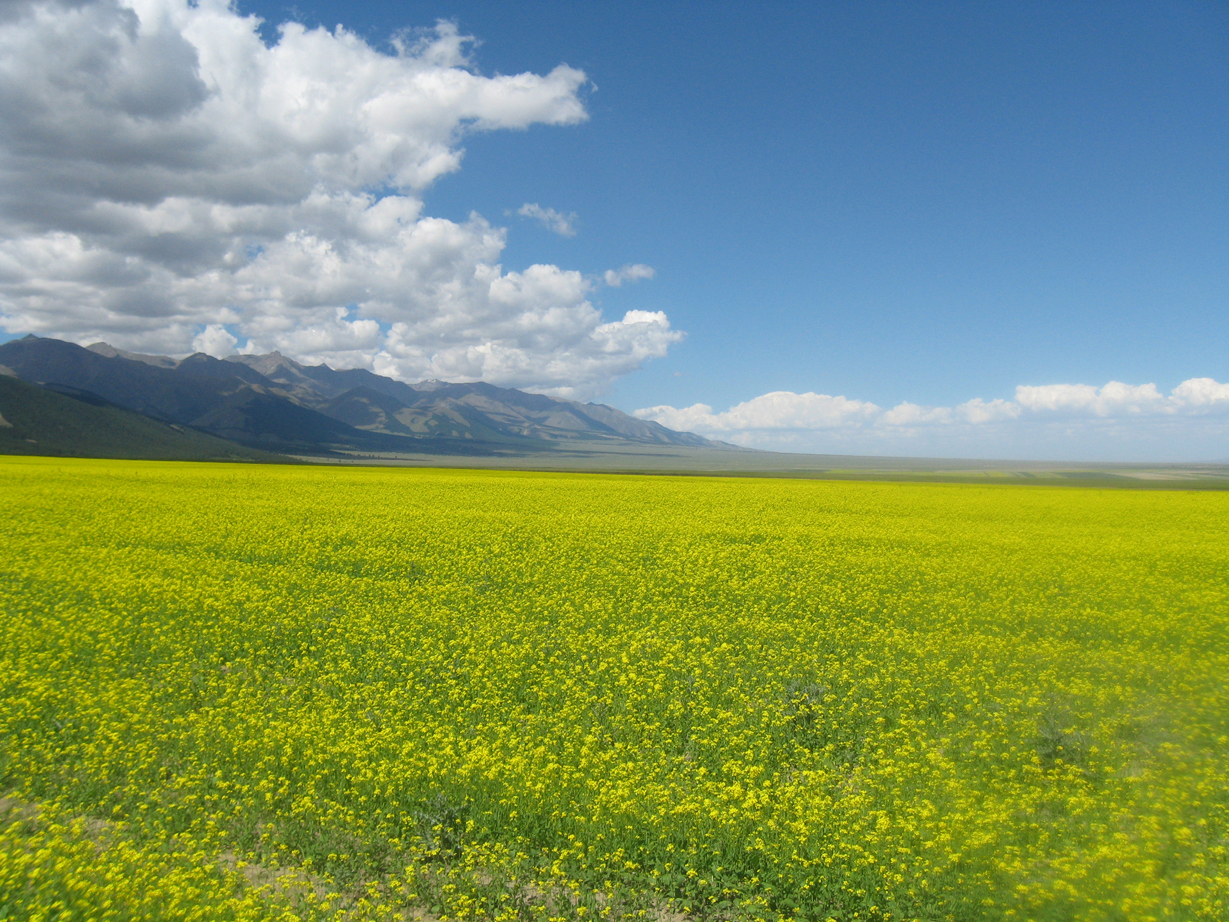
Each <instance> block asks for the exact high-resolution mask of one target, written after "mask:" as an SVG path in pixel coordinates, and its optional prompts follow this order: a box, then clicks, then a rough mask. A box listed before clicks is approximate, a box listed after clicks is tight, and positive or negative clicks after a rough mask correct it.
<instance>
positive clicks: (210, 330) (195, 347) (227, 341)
mask: <svg viewBox="0 0 1229 922" xmlns="http://www.w3.org/2000/svg"><path fill="white" fill-rule="evenodd" d="M238 343H239V340H238V339H236V338H235V336H234V335H233V334H232V333H230V331H228V330H227V329H226V327H224V326H222V325H220V324H217V323H211V324H209V326H207V327H205V329H203V330H202V331H201V332H200V333H199V334H198V335H197V336H196V338H194V339H193V340H192V351H193V352H204V353H205V354H206V355H212V356H213V357H214V358H215V359H224V358H226V356H228V355H232V354H234V351H235V346H236V345H237V344H238Z"/></svg>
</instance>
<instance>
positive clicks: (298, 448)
mask: <svg viewBox="0 0 1229 922" xmlns="http://www.w3.org/2000/svg"><path fill="white" fill-rule="evenodd" d="M0 371H3V372H5V373H8V374H11V375H12V376H15V377H17V378H20V379H21V380H22V381H25V382H27V383H29V384H37V385H40V386H42V387H43V388H44V389H46V390H50V391H54V392H57V393H58V394H59V395H61V396H65V397H67V398H71V399H76V400H77V401H78V402H85V403H86V404H87V405H91V406H94V407H95V408H97V409H102V408H104V407H105V408H112V409H122V410H127V411H130V412H133V413H137V414H140V415H141V416H143V417H145V418H146V419H148V420H151V421H153V422H155V423H157V424H159V425H161V426H163V427H166V426H172V427H179V431H189V430H190V431H191V432H193V433H198V434H203V435H205V436H209V437H213V438H215V439H222V440H226V441H227V442H230V443H232V444H237V445H240V446H246V447H247V448H250V449H261V450H264V451H267V452H277V453H299V454H335V453H355V452H360V453H362V452H365V453H373V452H375V453H399V452H405V453H415V454H450V455H498V454H502V453H506V452H516V451H521V452H525V451H535V452H541V451H550V450H551V449H552V448H557V447H563V446H576V445H577V444H578V443H585V444H587V445H593V446H601V445H609V446H614V445H628V444H643V445H656V446H680V447H691V448H705V447H711V448H732V447H733V446H726V445H724V444H723V443H719V442H711V441H709V440H707V439H704V438H701V437H700V436H698V435H694V434H692V433H686V432H675V431H674V430H671V429H667V428H666V427H665V426H662V425H659V424H658V423H654V422H649V421H646V420H640V419H636V418H635V417H632V416H628V415H627V414H626V413H623V412H621V411H619V410H616V409H614V408H613V407H609V406H605V405H602V404H594V403H578V402H575V401H570V400H559V399H556V398H553V397H546V396H543V395H541V394H529V393H526V392H524V391H519V390H514V389H511V388H502V387H495V386H494V385H491V384H484V383H480V382H479V383H472V384H450V383H445V382H440V381H425V382H421V383H418V384H406V383H405V382H402V381H397V380H394V379H392V378H387V377H383V376H381V375H377V374H374V373H373V372H370V371H367V370H365V369H347V370H335V369H332V368H330V367H328V366H327V365H301V364H299V363H298V362H295V361H293V360H292V359H289V358H287V357H286V356H284V355H281V354H280V353H278V352H271V353H268V354H267V355H234V356H230V357H228V358H226V359H217V358H213V357H212V356H209V355H205V354H203V353H196V354H194V355H190V356H188V357H187V358H182V359H176V358H171V357H169V356H162V355H143V354H138V353H132V352H125V351H124V350H122V349H116V348H115V347H113V346H110V345H108V344H106V343H95V344H94V345H92V346H88V347H82V346H78V345H75V344H73V343H68V342H63V341H61V340H56V339H47V338H42V337H36V336H27V337H25V338H24V339H19V340H13V341H11V342H8V343H4V344H3V345H0ZM10 392H11V394H10V396H9V398H8V399H9V400H10V401H11V400H13V399H16V396H14V395H17V392H16V391H14V390H13V389H12V388H11V387H10V388H9V389H8V391H4V392H0V396H4V395H5V394H9V393H10ZM23 393H24V392H23ZM26 397H29V395H28V394H27V395H26ZM5 412H11V409H10V410H7V411H6V409H5V407H4V405H2V404H0V413H5ZM98 426H101V427H103V428H105V424H104V423H103V422H96V426H95V428H97V427H98ZM10 428H11V427H10ZM26 441H27V443H28V442H29V440H28V439H27V440H26ZM34 441H35V442H37V441H38V439H35V440H34Z"/></svg>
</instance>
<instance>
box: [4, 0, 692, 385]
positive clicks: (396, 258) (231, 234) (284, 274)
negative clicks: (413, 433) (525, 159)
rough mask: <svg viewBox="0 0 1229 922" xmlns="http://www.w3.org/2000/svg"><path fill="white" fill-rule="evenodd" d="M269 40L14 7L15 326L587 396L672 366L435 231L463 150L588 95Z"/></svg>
mask: <svg viewBox="0 0 1229 922" xmlns="http://www.w3.org/2000/svg"><path fill="white" fill-rule="evenodd" d="M258 26H259V21H258V20H257V19H255V18H254V17H243V16H240V15H238V14H237V13H236V12H235V10H234V9H232V7H231V6H230V4H229V3H228V2H227V0H200V2H198V3H189V2H188V0H86V2H77V0H73V2H69V0H10V2H9V3H7V4H5V7H4V15H3V16H0V326H3V328H4V329H5V330H7V331H8V332H10V333H26V332H33V333H37V334H40V335H47V336H59V337H63V338H67V339H71V340H75V341H78V342H93V341H96V340H99V339H105V340H108V341H110V342H112V343H114V344H115V345H118V346H121V347H124V348H129V349H135V350H140V351H157V352H169V353H173V354H181V353H185V352H188V351H190V350H192V349H194V348H204V349H206V351H208V350H214V351H215V352H218V351H228V350H233V349H235V348H240V349H241V350H242V351H245V352H263V351H267V350H269V349H273V348H276V349H280V350H281V351H282V352H284V353H286V354H288V355H292V356H294V357H296V358H299V359H302V360H304V361H319V360H327V361H330V362H331V363H337V364H342V365H349V366H364V367H368V368H378V370H380V371H381V373H384V374H393V375H396V376H397V377H401V378H405V379H414V378H417V377H421V376H423V375H429V376H436V377H441V378H457V377H464V378H475V377H485V378H486V380H490V381H493V382H495V383H500V384H509V385H513V386H521V387H530V388H535V389H539V390H558V389H564V390H568V389H570V390H571V392H574V393H578V394H579V393H595V392H597V391H600V390H601V389H602V388H603V387H605V386H606V385H607V384H608V383H609V382H610V381H611V380H613V379H614V378H615V377H617V376H618V375H621V374H625V373H627V372H628V371H630V370H633V369H634V368H636V367H637V366H638V364H639V362H641V361H643V360H644V359H645V358H652V357H657V356H660V355H662V354H664V352H665V348H666V347H667V346H668V345H669V343H671V342H674V341H677V339H678V338H679V336H680V335H681V334H679V333H678V332H677V331H672V330H671V329H670V327H669V322H668V320H666V318H665V317H664V316H661V317H660V318H657V319H654V320H652V321H644V320H639V319H633V320H628V319H627V318H624V320H623V321H618V322H615V323H613V324H612V323H607V322H605V321H604V319H603V318H602V316H601V314H600V312H599V311H598V310H597V309H596V308H595V307H594V306H593V304H592V303H591V302H590V300H589V295H590V290H591V285H592V284H593V283H592V282H590V281H587V280H586V279H584V278H582V277H581V275H580V274H579V273H576V272H571V271H567V270H564V269H561V268H559V267H556V266H531V267H529V268H528V269H525V270H524V271H521V272H515V271H505V270H504V268H503V267H502V266H501V265H500V262H499V258H500V255H501V253H502V251H503V249H504V247H505V243H506V232H505V231H504V230H503V229H502V228H498V227H494V226H492V225H491V224H490V223H489V222H488V221H487V220H486V219H484V218H483V217H482V216H480V215H478V214H472V215H470V217H469V218H468V220H465V221H461V222H454V221H448V220H444V219H441V218H433V217H430V216H428V215H424V214H423V213H422V199H421V195H422V192H423V191H424V190H425V189H426V188H427V187H429V186H430V185H431V183H433V182H434V181H435V180H436V179H438V178H439V177H441V176H443V175H445V174H446V173H449V172H452V171H455V170H457V169H458V168H459V167H460V164H461V160H462V156H463V153H464V150H463V147H462V141H463V139H464V137H465V136H466V135H467V134H470V133H473V132H478V131H492V130H498V129H518V128H525V127H527V126H529V125H533V124H548V125H568V124H574V123H577V122H580V121H583V120H584V119H585V118H586V117H587V113H586V110H585V105H584V100H583V93H584V88H585V86H586V83H587V80H586V77H585V75H584V73H583V72H581V71H579V70H576V69H574V68H571V67H568V66H567V65H564V64H561V65H559V66H558V67H556V68H554V70H552V71H550V72H549V73H547V74H541V75H539V74H532V73H524V74H516V75H498V76H484V75H482V74H481V73H479V72H478V70H477V69H476V67H475V66H474V64H473V61H472V60H471V58H470V56H469V49H470V48H471V47H472V44H473V40H472V39H471V38H470V37H468V36H465V35H462V34H460V33H459V32H458V31H457V29H456V27H455V26H454V25H452V24H450V23H447V22H440V23H438V24H436V26H435V27H434V28H433V29H431V30H428V31H426V32H423V33H420V34H419V37H418V38H417V39H404V40H399V41H397V42H395V43H394V48H393V50H392V51H391V52H388V53H385V52H382V51H379V50H377V49H375V48H373V47H371V46H370V45H368V44H367V43H366V42H364V41H363V40H362V39H361V38H359V37H358V36H356V35H354V34H353V33H350V32H347V31H345V30H344V29H342V28H340V27H338V28H337V29H336V30H334V31H328V30H324V29H310V30H309V29H306V28H304V27H303V26H301V25H299V24H296V23H286V24H283V25H281V26H280V27H279V30H278V38H277V41H276V42H275V43H274V44H272V45H266V44H265V43H264V42H263V41H262V40H261V38H260V35H259V32H258ZM541 212H542V215H545V216H546V217H547V218H548V219H551V218H552V216H553V218H554V219H562V220H564V225H561V226H568V227H570V220H571V216H564V215H559V214H558V213H557V212H553V211H551V210H550V209H541ZM534 216H535V217H540V216H538V215H534ZM230 338H233V339H234V342H231V341H230Z"/></svg>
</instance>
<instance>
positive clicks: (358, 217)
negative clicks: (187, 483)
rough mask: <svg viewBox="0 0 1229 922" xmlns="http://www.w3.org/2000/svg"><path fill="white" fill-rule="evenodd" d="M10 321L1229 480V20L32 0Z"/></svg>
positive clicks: (675, 6)
mask: <svg viewBox="0 0 1229 922" xmlns="http://www.w3.org/2000/svg"><path fill="white" fill-rule="evenodd" d="M0 331H3V333H2V335H3V337H4V338H13V337H16V336H22V335H26V334H27V333H35V334H37V335H40V336H56V337H59V338H64V339H69V340H72V341H75V342H80V343H82V344H88V343H91V342H96V341H99V340H105V341H107V342H110V343H112V344H113V345H116V346H119V347H121V348H126V349H132V350H135V351H145V352H156V353H162V354H175V355H182V354H188V353H190V352H192V351H205V352H209V353H210V354H213V355H217V356H219V357H222V356H225V355H227V354H230V353H233V352H266V351H270V350H272V349H278V350H279V351H281V352H283V353H284V354H286V355H290V356H292V357H294V358H296V359H298V360H300V361H304V362H306V363H317V362H322V361H323V362H328V363H329V364H330V365H332V366H334V367H366V368H371V369H373V370H375V371H377V372H378V373H381V374H389V375H392V376H394V377H399V378H402V379H403V380H407V381H417V380H423V379H426V378H438V379H442V380H456V381H472V380H486V381H490V382H492V383H494V384H499V385H501V386H510V387H520V388H524V389H528V390H533V391H537V392H540V393H546V394H551V395H554V396H559V397H567V398H570V399H579V400H597V401H601V402H604V403H608V404H610V405H613V406H616V407H618V408H620V409H622V410H625V411H627V412H630V413H634V414H635V415H637V416H640V417H642V418H646V419H655V420H657V421H659V422H662V423H663V424H665V425H668V426H671V427H674V428H680V429H687V430H691V431H696V432H700V433H701V434H704V435H708V436H712V437H715V438H720V439H723V440H726V441H730V442H735V443H737V444H742V445H748V446H753V447H760V448H770V449H776V450H786V451H810V452H825V453H832V452H834V453H852V454H882V455H910V456H948V457H952V456H958V457H972V458H1021V459H1045V460H1072V461H1080V460H1104V461H1213V460H1229V5H1226V4H1224V3H1218V2H1169V3H1165V2H1162V3H1140V4H1133V3H1116V4H1094V3H1088V4H1084V3H1074V4H1073V3H994V2H975V3H943V2H935V3H928V4H908V3H874V2H859V3H852V2H851V3H771V2H769V3H763V4H754V5H752V4H734V3H729V4H723V3H687V2H676V3H670V4H659V3H638V2H620V3H613V2H612V3H597V2H592V3H562V2H559V3H556V2H532V0H530V2H525V3H519V4H507V3H504V2H469V0H435V2H425V0H424V2H411V0H401V2H389V3H380V2H365V3H362V4H355V3H352V2H346V3H342V2H333V0H296V2H294V3H293V4H292V3H284V2H281V0H267V2H266V0H259V2H258V0H238V2H237V3H236V4H227V3H225V2H220V0H219V2H213V0H201V2H200V3H198V4H189V3H187V2H186V0H85V2H79V0H74V2H68V0H61V2H49V0H10V2H8V3H6V4H4V5H3V6H0Z"/></svg>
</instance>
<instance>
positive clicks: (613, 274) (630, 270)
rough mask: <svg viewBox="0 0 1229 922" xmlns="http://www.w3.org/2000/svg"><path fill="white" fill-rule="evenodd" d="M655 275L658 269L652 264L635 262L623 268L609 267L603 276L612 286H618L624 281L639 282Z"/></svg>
mask: <svg viewBox="0 0 1229 922" xmlns="http://www.w3.org/2000/svg"><path fill="white" fill-rule="evenodd" d="M655 275H657V271H656V270H655V269H654V268H653V267H652V266H646V265H644V264H643V263H635V264H634V265H630V266H624V267H623V268H622V269H607V270H606V274H605V275H604V276H603V277H602V278H603V279H604V280H605V282H606V284H607V285H609V286H610V287H611V288H618V287H619V286H621V285H622V284H623V283H624V282H638V281H640V280H641V279H651V278H652V277H653V276H655Z"/></svg>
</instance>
